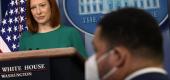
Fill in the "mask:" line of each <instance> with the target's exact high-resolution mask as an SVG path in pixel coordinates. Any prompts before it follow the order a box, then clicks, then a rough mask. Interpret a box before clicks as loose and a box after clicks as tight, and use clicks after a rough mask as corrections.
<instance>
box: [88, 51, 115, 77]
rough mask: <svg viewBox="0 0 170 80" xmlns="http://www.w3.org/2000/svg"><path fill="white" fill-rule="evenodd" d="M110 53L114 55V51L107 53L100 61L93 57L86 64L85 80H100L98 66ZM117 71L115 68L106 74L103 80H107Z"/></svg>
mask: <svg viewBox="0 0 170 80" xmlns="http://www.w3.org/2000/svg"><path fill="white" fill-rule="evenodd" d="M110 53H112V54H114V52H113V51H110V52H109V53H105V54H104V55H103V56H102V57H100V58H99V60H98V61H97V60H96V55H93V56H91V57H90V58H89V59H88V60H87V61H86V63H85V80H100V78H99V71H98V67H97V64H98V63H100V62H101V61H102V60H103V59H105V58H106V57H107V56H108V55H109V54H110ZM116 71H117V67H113V68H112V69H111V70H110V71H109V72H108V73H107V74H105V75H104V76H103V77H102V78H101V79H102V80H105V79H107V78H108V77H110V76H111V75H112V74H113V73H115V72H116Z"/></svg>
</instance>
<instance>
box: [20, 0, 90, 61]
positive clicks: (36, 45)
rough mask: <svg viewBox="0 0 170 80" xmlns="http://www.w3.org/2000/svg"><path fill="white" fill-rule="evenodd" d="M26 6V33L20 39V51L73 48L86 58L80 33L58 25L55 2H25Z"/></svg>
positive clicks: (58, 13) (50, 0)
mask: <svg viewBox="0 0 170 80" xmlns="http://www.w3.org/2000/svg"><path fill="white" fill-rule="evenodd" d="M26 6H27V10H26V11H27V13H26V18H27V19H26V23H27V26H28V31H26V32H24V33H23V34H22V36H21V38H20V50H22V51H23V50H39V49H48V48H63V47H74V48H76V49H77V51H79V53H80V54H81V56H83V57H85V58H86V57H87V55H86V51H85V47H84V44H83V41H82V40H81V36H80V33H79V32H78V31H77V30H76V29H74V28H73V27H68V26H65V25H61V24H60V12H59V8H58V6H57V4H56V0H27V5H26Z"/></svg>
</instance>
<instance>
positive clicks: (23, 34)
mask: <svg viewBox="0 0 170 80" xmlns="http://www.w3.org/2000/svg"><path fill="white" fill-rule="evenodd" d="M31 35H32V33H31V32H29V31H24V32H23V33H22V34H21V37H29V36H31Z"/></svg>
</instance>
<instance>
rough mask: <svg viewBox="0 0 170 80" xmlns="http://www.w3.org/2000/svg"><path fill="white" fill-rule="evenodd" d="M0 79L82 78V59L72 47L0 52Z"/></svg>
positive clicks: (55, 79) (74, 79)
mask: <svg viewBox="0 0 170 80" xmlns="http://www.w3.org/2000/svg"><path fill="white" fill-rule="evenodd" d="M0 80H84V59H83V58H81V56H80V55H79V54H78V53H77V52H76V50H75V49H74V48H56V49H46V50H33V51H22V52H13V53H5V54H0Z"/></svg>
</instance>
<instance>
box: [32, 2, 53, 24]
mask: <svg viewBox="0 0 170 80" xmlns="http://www.w3.org/2000/svg"><path fill="white" fill-rule="evenodd" d="M30 8H31V13H32V15H33V17H34V19H35V21H36V22H37V23H38V24H43V25H44V24H49V23H50V17H51V8H50V4H49V2H48V0H30Z"/></svg>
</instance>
